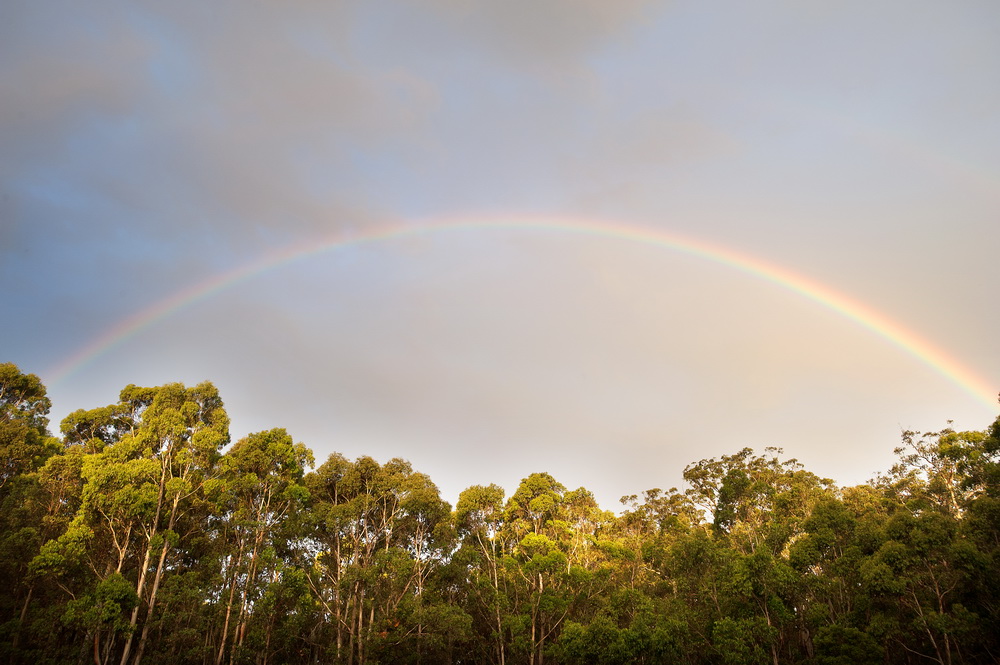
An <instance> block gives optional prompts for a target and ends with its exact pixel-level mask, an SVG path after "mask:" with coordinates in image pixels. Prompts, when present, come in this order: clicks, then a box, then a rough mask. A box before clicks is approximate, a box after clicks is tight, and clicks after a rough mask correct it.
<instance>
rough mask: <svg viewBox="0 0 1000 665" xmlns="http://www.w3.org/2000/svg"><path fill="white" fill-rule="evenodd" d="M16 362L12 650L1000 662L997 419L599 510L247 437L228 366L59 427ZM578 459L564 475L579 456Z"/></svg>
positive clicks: (170, 658) (3, 579)
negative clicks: (849, 461)
mask: <svg viewBox="0 0 1000 665" xmlns="http://www.w3.org/2000/svg"><path fill="white" fill-rule="evenodd" d="M49 409H50V402H49V399H48V397H47V396H46V391H45V387H44V386H43V385H42V383H41V381H39V379H38V377H36V376H34V375H31V374H24V373H22V372H21V371H20V370H19V369H18V368H17V367H16V366H15V365H13V364H10V363H7V364H3V365H0V584H2V592H0V660H3V661H4V662H10V663H32V664H34V663H76V662H79V663H95V664H96V665H104V664H109V663H114V664H116V665H133V664H139V663H171V664H174V663H179V664H187V663H191V664H204V665H223V664H227V665H236V664H242V663H254V664H260V665H265V664H267V663H272V664H278V663H336V664H344V665H374V664H377V663H427V664H439V663H443V664H448V663H475V664H482V665H522V664H523V665H544V664H549V665H574V664H583V663H606V664H618V663H621V664H625V663H648V664H653V663H664V664H665V663H687V664H690V665H700V664H705V665H709V664H711V665H737V664H758V663H771V664H773V665H780V664H784V663H788V664H797V663H801V664H814V665H835V664H848V663H851V664H865V663H871V664H876V663H885V664H890V665H894V664H899V665H904V664H905V665H910V664H913V665H915V664H916V663H926V662H936V663H940V664H942V665H953V664H955V665H957V664H961V663H968V664H970V665H972V664H978V663H994V662H996V658H997V654H1000V635H998V634H997V631H996V627H997V626H1000V605H998V604H997V602H996V599H997V598H1000V484H998V483H1000V418H998V419H997V420H996V421H995V422H994V423H992V424H990V425H989V426H988V427H987V428H986V429H984V430H982V431H964V432H961V431H954V430H952V429H951V428H950V427H948V428H945V429H943V430H941V431H937V432H928V433H917V432H904V433H903V435H902V442H901V443H902V445H901V446H900V447H899V448H897V449H896V454H897V463H896V464H895V465H894V466H893V467H892V468H891V469H888V470H887V471H885V472H884V473H881V474H879V475H876V476H875V478H874V479H873V480H871V481H870V482H868V483H866V484H862V485H857V486H853V487H839V486H837V484H836V483H834V482H833V481H832V480H829V479H825V478H821V477H819V476H817V475H815V474H814V473H811V472H810V471H808V470H807V469H805V468H803V466H802V465H801V464H800V463H798V462H797V461H796V460H794V459H787V458H785V456H784V454H783V452H782V451H781V450H780V449H777V448H768V449H766V450H765V451H763V452H762V453H758V452H755V451H753V450H751V449H749V448H745V449H743V450H739V451H736V452H734V453H733V454H731V455H724V456H722V457H720V458H717V459H716V458H713V459H703V460H699V461H694V462H692V463H691V464H689V465H688V466H687V467H686V468H685V469H684V472H683V477H684V479H685V482H686V486H685V487H683V488H680V489H677V488H671V489H669V490H666V491H664V490H662V489H657V488H653V489H647V490H645V491H643V492H642V493H641V494H636V495H632V496H628V497H624V498H623V499H622V502H623V508H622V510H621V512H620V513H619V514H615V513H613V512H610V511H607V510H604V509H602V508H601V507H600V506H598V505H597V503H596V501H595V500H594V497H593V495H592V493H591V492H590V491H588V490H587V489H586V488H582V487H581V488H577V489H570V488H567V487H566V486H565V485H563V484H562V483H560V482H559V481H558V480H557V479H556V476H554V475H552V474H550V473H548V472H537V473H533V474H530V475H529V476H528V477H526V478H524V480H522V481H521V483H520V485H519V486H518V487H517V488H516V489H515V490H514V491H513V493H511V494H510V496H507V495H506V492H505V491H504V489H503V488H501V487H499V486H498V485H489V486H478V485H477V486H473V487H469V488H468V489H466V490H465V491H463V492H462V493H461V495H460V496H459V498H458V502H457V505H456V506H455V507H454V508H453V507H452V506H451V505H449V504H448V503H447V502H445V501H444V500H442V498H441V496H440V494H439V492H438V489H437V487H436V485H435V484H434V482H433V481H432V480H431V478H429V477H428V476H427V475H426V474H423V473H420V472H419V471H417V470H415V469H413V467H412V465H411V464H410V463H409V462H407V461H406V460H402V459H391V460H387V461H384V462H380V461H378V460H376V459H373V458H371V457H368V456H362V457H359V458H357V459H355V460H350V459H347V458H346V457H344V456H343V455H341V454H336V453H335V454H332V455H330V456H329V457H328V458H327V459H326V460H320V461H319V463H318V464H317V462H316V461H315V460H314V458H313V453H312V451H311V450H310V449H309V448H308V447H307V446H306V445H304V444H302V443H298V442H296V441H295V440H294V439H293V438H292V436H291V435H290V434H289V433H288V432H287V431H286V430H284V429H280V428H277V429H272V430H268V431H263V432H256V433H251V434H248V435H246V436H244V437H242V438H239V439H238V440H236V441H235V442H231V439H230V432H229V419H228V416H227V415H226V411H225V406H224V404H223V402H222V399H221V397H220V395H219V394H218V391H217V390H216V389H215V387H214V386H212V384H210V383H202V384H199V385H197V386H194V387H187V386H184V385H181V384H167V385H164V386H159V387H139V386H133V385H130V386H127V387H125V388H124V389H123V390H122V391H121V394H120V396H119V401H118V402H117V403H115V404H110V405H106V406H103V407H97V408H90V409H89V410H78V411H75V412H73V413H71V414H70V415H69V416H67V417H66V418H65V419H64V420H63V422H62V423H61V426H60V428H59V429H60V433H61V437H54V436H52V435H51V434H50V432H49V429H48V427H49V423H48V419H47V417H48V412H49ZM555 471H558V470H555Z"/></svg>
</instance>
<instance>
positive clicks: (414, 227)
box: [46, 217, 997, 412]
mask: <svg viewBox="0 0 1000 665" xmlns="http://www.w3.org/2000/svg"><path fill="white" fill-rule="evenodd" d="M483 229H503V230H524V231H538V230H546V231H558V232H563V233H567V234H575V235H585V236H593V237H599V238H606V239H614V240H619V241H626V242H634V243H641V244H644V245H650V246H654V247H660V248H663V249H667V250H671V251H675V252H681V253H684V254H689V255H692V256H696V257H699V258H702V259H706V260H709V261H712V262H715V263H719V264H722V265H725V266H729V267H731V268H734V269H736V270H740V271H742V272H745V273H748V274H750V275H753V276H755V277H758V278H760V279H763V280H766V281H769V282H772V283H774V284H776V285H778V286H781V287H783V288H785V289H787V290H789V291H793V292H795V293H797V294H799V295H801V296H803V297H805V298H807V299H809V300H812V301H813V302H816V303H818V304H820V305H822V306H824V307H827V308H828V309H831V310H833V311H834V312H837V313H838V314H840V315H842V316H844V317H846V318H848V319H850V320H852V321H854V322H856V323H857V324H859V325H861V326H862V327H864V328H867V329H868V330H870V331H872V332H874V333H876V334H877V335H879V336H881V337H883V338H885V339H886V340H888V341H889V342H891V343H892V344H894V345H895V346H897V347H899V348H900V349H902V350H903V351H905V352H907V353H909V354H910V355H912V356H914V357H915V358H917V359H918V360H920V361H921V362H923V363H924V364H926V365H928V366H929V367H931V368H933V369H934V370H936V371H937V372H939V373H940V374H942V375H943V376H945V377H946V378H947V379H949V380H950V381H952V382H954V383H955V384H957V385H958V386H960V387H961V388H962V389H963V390H964V391H965V392H967V393H968V394H969V395H971V396H972V397H974V398H975V399H976V400H978V401H980V402H981V403H982V404H984V405H985V406H986V407H987V408H989V409H990V411H991V412H992V411H994V410H995V409H996V402H997V395H996V393H995V392H994V388H993V387H992V386H991V385H990V384H989V383H987V382H986V381H984V380H983V379H982V378H980V377H978V376H977V375H976V374H974V373H973V372H972V371H970V370H969V369H967V368H965V367H963V366H962V365H961V363H959V362H958V361H956V360H954V359H953V358H951V357H949V356H948V354H946V353H945V352H943V351H942V350H940V349H938V348H936V347H935V346H934V345H932V344H931V343H930V342H928V341H926V340H924V339H922V338H921V337H920V336H918V335H917V334H916V333H914V332H912V331H910V330H907V329H906V328H904V327H903V326H901V325H899V324H898V323H896V322H894V321H892V320H891V319H889V318H888V317H886V316H884V315H882V314H880V313H879V312H876V311H874V310H872V309H871V308H869V307H867V306H866V305H864V304H862V303H861V302H858V301H857V300H853V299H851V298H848V297H847V296H845V295H843V294H841V293H838V292H836V291H834V290H833V289H831V288H829V287H827V286H824V285H823V284H819V283H817V282H814V281H812V280H810V279H808V278H807V277H804V276H802V275H799V274H796V273H794V272H792V271H790V270H787V269H785V268H782V267H780V266H776V265H774V264H771V263H766V262H764V261H762V260H760V259H758V258H755V257H752V256H749V255H747V254H742V253H739V252H736V251H734V250H731V249H727V248H725V247H720V246H718V245H712V244H709V243H707V242H704V241H701V240H695V239H692V238H685V237H681V236H678V235H674V234H671V233H667V232H664V231H660V230H654V229H650V228H647V227H642V226H637V225H633V224H626V223H621V222H614V223H611V222H607V221H595V220H581V219H562V218H551V217H546V218H532V217H513V218H510V217H503V218H500V217H497V218H479V219H477V220H476V221H468V220H464V219H458V220H454V219H452V220H436V221H430V222H416V223H403V222H397V223H392V224H385V225H382V226H377V227H373V228H370V229H366V230H364V231H361V232H358V233H355V234H343V235H338V236H335V237H333V238H328V239H325V240H323V241H320V242H313V243H310V244H307V245H306V244H303V245H293V246H290V247H287V248H283V249H281V250H278V251H276V252H273V253H270V254H268V255H266V256H264V257H262V258H260V259H258V260H256V261H253V262H251V263H248V264H246V265H243V266H241V267H239V268H236V269H234V270H231V271H229V272H225V273H222V274H219V275H216V276H214V277H212V278H211V279H208V280H206V281H204V282H201V283H199V284H195V285H193V286H190V287H188V288H186V289H183V290H181V291H178V292H176V293H174V294H172V295H170V296H168V297H166V298H164V299H162V300H160V301H158V302H156V303H154V304H152V305H151V306H149V307H147V308H146V309H144V310H142V311H139V312H137V313H135V314H133V315H132V316H130V317H128V318H126V319H124V320H122V321H120V322H119V323H118V324H116V325H115V326H114V327H112V328H111V329H109V330H107V331H106V332H104V333H103V334H101V335H100V336H99V337H97V338H96V339H94V340H92V341H91V342H90V343H89V344H87V345H86V346H84V347H83V348H81V349H79V350H78V351H77V352H76V353H74V354H73V355H72V356H70V357H69V358H67V359H65V360H64V361H63V362H61V363H60V364H59V365H57V366H56V367H54V368H52V369H51V371H49V372H47V373H46V375H47V376H49V377H51V378H50V385H55V384H58V383H59V382H61V381H63V380H64V379H66V378H67V377H69V376H70V375H72V374H73V373H75V372H77V371H78V370H80V369H81V368H82V367H84V366H85V365H87V364H89V363H91V362H93V361H94V360H95V359H97V358H98V357H100V356H101V355H103V354H105V353H107V352H108V351H109V350H110V349H112V348H114V347H115V346H117V345H118V344H121V343H122V342H124V341H125V340H127V339H129V338H131V337H133V336H135V335H136V334H138V333H139V332H141V331H143V330H145V329H146V328H148V327H150V326H152V325H153V324H155V323H156V322H158V321H162V320H163V319H165V318H167V317H169V316H171V315H172V314H174V313H175V312H177V311H179V310H181V309H184V308H185V307H188V306H190V305H192V304H193V303H196V302H199V301H202V300H205V299H207V298H210V297H212V296H214V295H215V294H217V293H220V292H221V291H224V290H226V289H228V288H230V287H232V286H234V285H236V284H239V283H240V282H244V281H246V280H248V279H250V278H253V277H255V276H257V275H260V274H261V273H263V272H266V271H268V270H270V269H272V268H276V267H278V266H282V265H285V264H288V263H292V262H294V261H298V260H301V259H305V258H308V257H311V256H315V255H317V254H322V253H324V252H330V251H333V250H337V249H341V248H346V247H356V246H359V245H367V244H374V243H379V242H384V241H387V240H393V239H400V238H404V237H407V236H422V235H429V234H437V233H445V232H449V231H458V230H483Z"/></svg>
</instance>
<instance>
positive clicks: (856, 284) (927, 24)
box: [0, 0, 1000, 510]
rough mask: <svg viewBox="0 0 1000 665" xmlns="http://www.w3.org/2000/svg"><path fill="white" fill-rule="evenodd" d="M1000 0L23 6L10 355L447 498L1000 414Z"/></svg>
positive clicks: (973, 421) (664, 479)
mask: <svg viewBox="0 0 1000 665" xmlns="http://www.w3.org/2000/svg"><path fill="white" fill-rule="evenodd" d="M998 33H1000V5H997V4H996V3H993V2H984V1H981V0H977V1H972V0H955V1H954V2H948V3H940V2H931V1H924V0H907V1H906V2H902V1H898V2H890V1H875V2H872V1H871V0H864V1H860V0H859V1H855V0H843V1H839V2H811V3H803V2H791V1H777V0H775V1H762V2H753V3H748V2H742V1H739V0H722V1H720V2H714V3H705V2H694V1H683V0H677V1H671V2H661V1H656V0H616V1H615V2H607V1H605V0H531V1H527V0H504V1H503V2H500V1H497V0H366V1H364V2H361V1H358V0H323V1H315V2H314V1H307V0H281V1H278V0H242V1H240V2H235V1H232V2H230V1H224V0H220V1H217V2H211V3H205V2H200V1H194V0H192V1H188V0H176V1H174V2H170V3H158V2H134V1H130V2H115V1H110V0H95V1H92V2H85V3H83V2H77V1H75V0H73V1H59V0H52V1H47V2H33V1H30V0H26V1H21V0H7V1H5V2H4V3H3V5H2V7H0V91H2V94H0V280H2V284H3V288H2V289H0V307H2V311H3V316H2V317H0V350H2V354H0V355H2V357H0V362H14V363H16V364H17V365H18V366H19V367H20V368H21V369H22V371H25V372H31V373H34V374H37V375H38V376H39V377H41V378H42V380H43V381H44V382H45V383H46V385H47V387H48V390H49V395H50V397H51V398H52V402H53V408H52V413H51V419H52V429H53V431H57V430H58V423H59V421H60V420H61V419H62V418H63V417H64V416H65V415H66V414H68V413H70V412H72V411H74V410H76V409H80V408H86V409H90V408H95V407H98V406H104V405H107V404H110V403H114V402H116V401H117V399H118V392H119V391H120V390H121V389H122V388H123V387H124V386H126V385H128V384H132V383H134V384H138V385H150V386H153V385H162V384H165V383H168V382H174V381H180V382H183V383H185V384H189V385H193V384H196V383H199V382H201V381H205V380H209V381H211V382H213V383H214V384H215V385H216V386H217V387H218V388H219V390H220V392H221V395H222V398H223V400H224V402H225V404H226V407H227V410H228V412H229V415H230V417H231V419H232V437H233V440H234V441H235V440H236V439H239V438H241V437H243V436H246V435H247V434H249V433H251V432H256V431H260V430H265V429H269V428H272V427H284V428H286V429H287V430H288V431H289V433H290V434H291V435H292V436H293V437H294V438H295V439H296V440H297V441H301V442H303V443H305V444H306V445H307V446H309V447H310V448H311V449H312V450H313V451H314V452H315V454H316V458H317V463H321V462H322V461H323V460H325V459H326V457H327V456H328V455H329V454H331V453H333V452H340V453H343V454H344V455H346V456H348V457H350V458H355V457H358V456H360V455H370V456H372V457H374V458H376V459H377V460H379V461H382V462H384V461H386V460H388V459H390V458H392V457H402V458H404V459H407V460H409V461H410V462H411V463H412V464H413V466H414V468H415V469H417V470H419V471H422V472H424V473H427V474H429V475H430V476H431V478H432V479H433V480H434V481H435V482H436V483H437V485H438V486H439V488H440V489H441V491H442V495H443V496H444V498H445V499H446V500H448V501H450V502H452V503H454V501H455V500H456V499H457V497H458V494H459V492H460V491H461V490H462V489H464V488H466V487H469V486H471V485H474V484H489V483H497V484H499V485H501V486H503V487H505V488H506V489H507V491H508V493H509V492H511V491H512V490H513V489H514V488H516V486H517V483H518V481H519V480H520V479H521V478H524V477H526V476H527V475H528V474H530V473H533V472H538V471H547V472H550V473H552V474H553V475H554V476H555V477H556V479H557V480H559V481H560V482H562V483H563V484H565V485H566V486H567V487H569V488H576V487H580V486H583V487H586V488H587V489H589V490H591V491H592V492H593V493H594V494H595V496H596V497H597V499H598V501H599V502H600V504H601V505H602V506H603V507H604V508H607V509H610V510H615V509H618V508H620V506H619V504H618V499H619V497H621V496H623V495H629V494H641V493H642V492H643V491H644V490H646V489H650V488H653V487H660V488H664V489H666V488H669V487H671V486H681V485H682V482H683V481H682V471H683V469H684V467H685V466H686V465H688V464H690V463H693V462H697V461H698V460H701V459H706V458H709V457H717V456H719V455H725V454H731V453H734V452H737V451H738V450H740V449H741V448H743V447H751V448H754V449H756V450H758V451H763V449H764V448H765V447H766V446H775V447H780V448H782V449H783V450H784V453H785V455H786V456H787V457H794V458H797V459H798V460H799V461H800V462H802V463H803V464H804V465H805V466H806V468H807V469H809V470H811V471H814V472H815V473H817V474H819V475H821V476H826V477H829V478H832V479H834V480H836V481H837V482H838V483H840V484H842V485H849V484H854V483H860V482H865V481H866V480H868V479H869V478H871V477H872V476H873V475H874V474H876V473H877V472H881V471H885V470H887V469H888V468H889V466H891V464H892V463H893V460H894V455H893V448H894V447H896V446H897V445H899V442H900V433H901V432H902V431H903V430H919V431H928V430H939V429H941V428H943V427H945V426H947V424H948V422H949V421H953V426H954V427H955V428H956V429H971V430H978V429H983V428H985V427H986V426H987V425H989V423H990V422H992V421H993V419H994V418H995V417H996V415H997V413H998V411H1000V405H998V404H997V401H996V398H995V397H996V395H997V393H998V392H1000V347H998V346H997V339H998V336H1000V307H997V306H996V303H997V295H996V290H997V287H998V286H1000V261H998V260H997V254H996V248H997V247H1000V213H998V210H1000V113H998V112H997V110H998V108H1000V41H998V40H997V39H996V35H997V34H998Z"/></svg>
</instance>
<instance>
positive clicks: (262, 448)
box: [210, 428, 313, 664]
mask: <svg viewBox="0 0 1000 665" xmlns="http://www.w3.org/2000/svg"><path fill="white" fill-rule="evenodd" d="M312 461H313V457H312V452H311V451H310V450H309V449H308V448H306V447H305V446H304V445H303V444H301V443H295V442H294V440H293V439H292V437H291V436H290V435H289V434H288V433H287V432H286V431H285V430H284V429H280V428H275V429H271V430H268V431H265V432H257V433H255V434H250V435H249V436H247V437H245V438H243V439H240V440H239V441H237V442H236V443H235V444H234V445H233V447H232V449H231V450H229V451H228V452H227V453H226V454H225V456H224V457H223V458H222V460H221V461H220V463H219V471H220V473H219V475H218V478H217V479H216V480H215V481H214V482H213V483H212V484H211V485H210V491H212V492H213V495H214V496H215V498H216V501H217V502H218V503H220V504H221V510H220V512H221V516H220V518H219V519H220V520H221V522H220V524H219V525H218V526H217V527H216V528H215V534H216V536H217V538H219V539H220V540H221V543H224V544H225V545H226V546H227V547H226V548H225V553H224V554H223V564H222V576H223V577H222V578H223V581H224V582H223V584H222V587H221V590H222V592H223V594H224V596H225V609H224V612H223V618H222V626H221V629H220V633H219V638H218V647H217V651H216V656H215V662H216V663H217V664H218V663H222V662H223V659H224V658H225V656H226V654H227V649H228V653H229V656H230V661H231V662H235V661H236V659H237V656H238V655H239V654H240V653H241V651H242V650H243V647H244V641H245V640H246V637H247V635H248V632H249V629H250V626H251V622H252V621H253V620H255V619H256V620H257V621H262V620H263V621H264V623H265V625H266V626H268V627H269V628H268V629H266V630H265V631H264V636H263V639H264V642H265V643H269V642H270V638H271V632H270V631H271V630H273V627H274V621H272V620H271V619H273V618H274V617H273V613H274V612H275V611H277V608H276V607H275V603H274V600H275V599H274V597H273V593H272V598H270V601H271V602H270V603H269V604H270V609H271V612H272V616H270V617H268V616H263V615H264V613H263V612H262V611H261V607H260V601H261V599H262V597H264V595H265V593H266V592H267V591H268V586H267V585H268V583H269V582H277V581H278V580H279V579H280V578H281V576H282V574H284V573H285V572H286V571H287V566H285V565H283V562H282V561H281V559H280V557H279V554H278V551H279V550H281V549H283V548H284V547H286V546H287V541H288V540H289V539H290V538H292V537H293V536H290V535H289V534H288V533H287V532H286V531H285V530H284V528H283V527H284V526H285V524H286V520H289V519H290V518H291V517H292V516H293V515H294V514H295V513H296V512H297V511H299V510H300V509H301V508H302V507H303V506H305V504H306V501H307V499H308V496H309V493H308V490H306V488H305V485H304V484H303V477H304V474H305V469H306V468H307V467H308V466H310V465H311V464H312ZM271 591H273V590H271ZM267 604H268V603H265V606H266V605H267ZM255 646H258V647H259V646H260V645H255ZM265 648H266V647H265Z"/></svg>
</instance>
